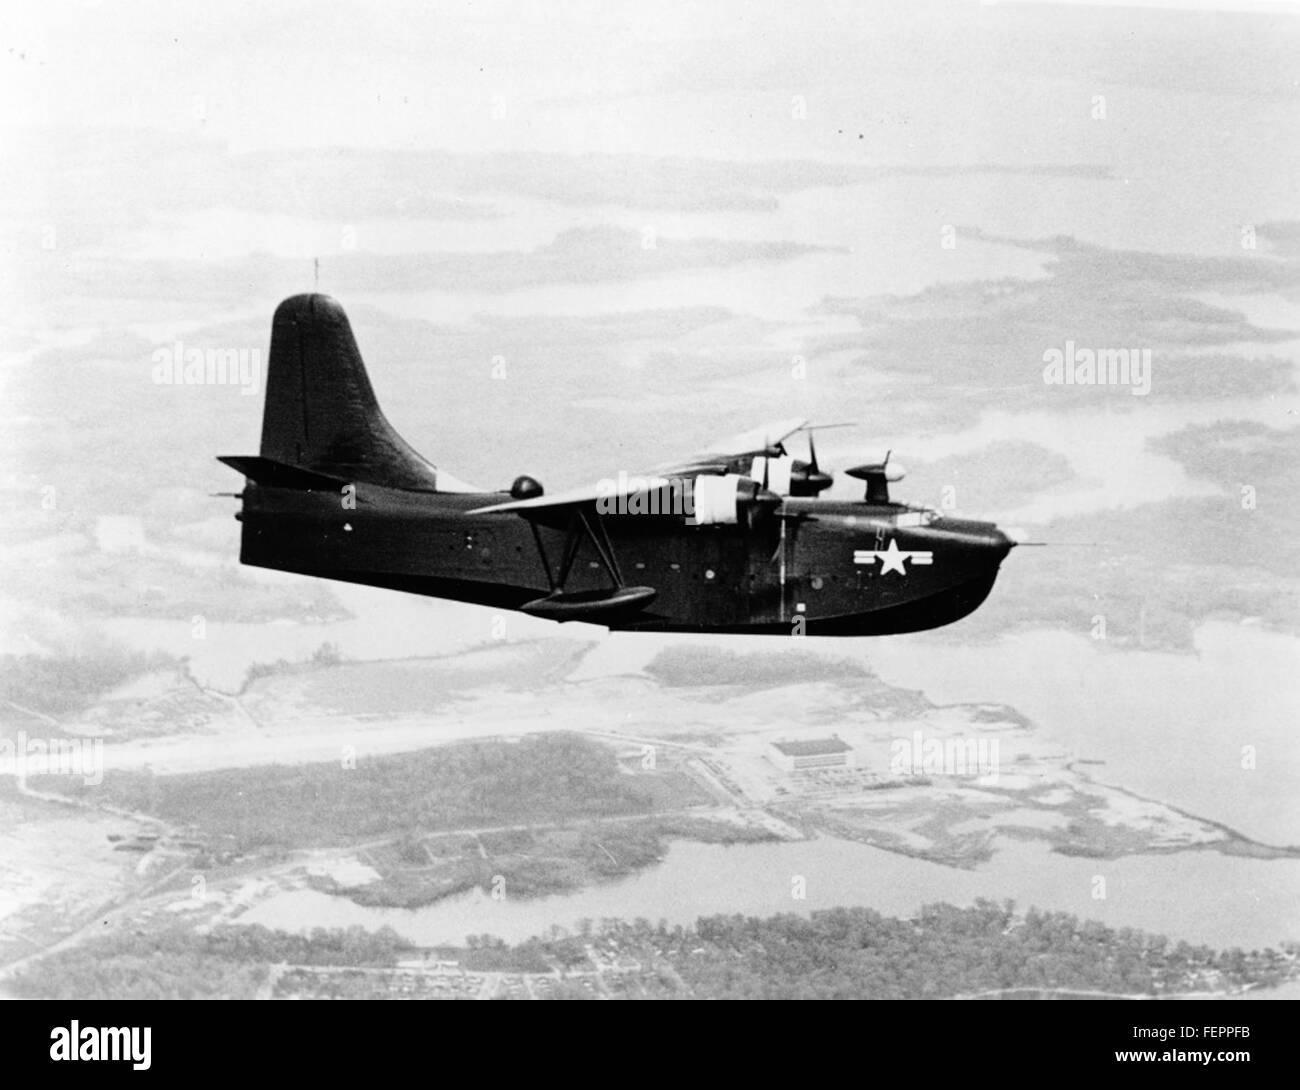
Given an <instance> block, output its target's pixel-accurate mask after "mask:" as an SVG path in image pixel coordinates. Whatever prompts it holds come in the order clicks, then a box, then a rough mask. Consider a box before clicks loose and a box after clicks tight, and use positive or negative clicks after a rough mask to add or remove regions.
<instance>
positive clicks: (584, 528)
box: [522, 504, 656, 621]
mask: <svg viewBox="0 0 1300 1090" xmlns="http://www.w3.org/2000/svg"><path fill="white" fill-rule="evenodd" d="M525 517H527V516H525ZM528 524H529V526H530V527H531V528H532V531H533V541H534V542H535V543H536V545H537V555H538V556H539V557H540V558H541V561H542V569H543V570H544V571H545V572H546V583H547V586H549V587H550V590H551V592H550V594H548V595H547V596H546V597H545V598H537V599H535V600H534V601H531V602H528V603H526V604H525V605H524V606H523V607H522V608H523V610H524V612H525V613H531V614H533V615H535V616H538V617H546V618H547V619H548V620H552V621H584V620H592V621H599V620H602V619H607V618H609V617H610V616H611V615H613V614H628V613H637V612H639V611H640V610H642V609H644V608H645V607H646V606H648V605H649V604H650V603H651V602H652V601H654V599H655V597H656V591H655V590H654V588H653V587H629V586H627V585H626V584H625V583H624V582H623V572H622V571H621V570H620V568H619V566H618V557H617V556H616V555H615V554H614V546H613V544H612V543H611V542H610V540H609V532H608V531H607V530H606V529H605V522H604V520H603V519H602V518H601V517H600V515H599V513H597V512H595V511H591V512H590V513H589V512H588V511H587V509H586V506H585V505H582V504H578V505H575V506H574V507H573V509H572V511H571V513H570V515H569V525H568V530H567V532H566V534H565V538H564V551H563V552H562V553H561V555H560V566H559V568H558V570H556V571H554V573H553V572H552V568H551V562H550V559H549V558H548V557H547V555H546V548H545V546H544V545H543V544H542V535H541V533H540V532H539V531H538V529H537V523H536V522H534V521H533V520H532V519H528ZM584 537H585V538H586V539H587V540H589V541H590V542H591V544H592V547H593V548H594V549H595V550H596V556H597V557H598V558H599V560H600V564H601V567H603V568H604V569H605V574H606V575H608V576H609V579H610V582H611V583H612V584H613V586H611V587H607V588H599V589H596V590H579V591H569V590H565V584H566V583H567V582H568V580H569V575H570V573H571V572H572V571H573V563H574V561H575V560H576V559H577V556H578V550H579V548H580V547H581V545H582V541H583V538H584Z"/></svg>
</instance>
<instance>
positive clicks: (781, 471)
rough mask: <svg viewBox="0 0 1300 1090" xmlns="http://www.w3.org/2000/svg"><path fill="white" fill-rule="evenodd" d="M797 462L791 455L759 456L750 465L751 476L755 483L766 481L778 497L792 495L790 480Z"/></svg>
mask: <svg viewBox="0 0 1300 1090" xmlns="http://www.w3.org/2000/svg"><path fill="white" fill-rule="evenodd" d="M794 471H795V461H794V459H793V458H792V457H790V455H788V454H783V455H782V456H781V457H779V458H767V457H764V456H763V455H761V454H760V455H759V456H758V457H757V458H755V459H754V461H753V462H752V463H751V464H750V467H749V476H750V478H751V479H753V480H755V481H766V482H767V487H768V488H770V489H771V490H772V491H773V492H775V493H776V494H777V495H778V496H788V495H790V494H791V491H792V489H791V486H790V479H791V477H792V476H793V475H794Z"/></svg>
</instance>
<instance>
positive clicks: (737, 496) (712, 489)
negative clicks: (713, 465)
mask: <svg viewBox="0 0 1300 1090" xmlns="http://www.w3.org/2000/svg"><path fill="white" fill-rule="evenodd" d="M780 503H781V497H780V496H778V495H776V494H775V493H774V492H771V491H767V492H765V491H764V490H763V488H762V486H761V485H760V484H759V483H758V482H757V481H754V480H750V478H748V477H742V476H740V474H738V473H724V474H722V475H721V476H711V475H707V474H702V475H701V476H699V477H696V478H695V483H694V485H693V486H692V488H691V510H692V515H691V519H690V521H692V522H694V523H695V524H696V525H697V526H734V525H735V524H736V523H738V522H739V521H740V519H741V517H742V516H744V517H745V518H747V519H752V517H753V515H754V514H755V513H756V512H757V511H759V510H760V509H762V508H765V507H776V506H779V505H780Z"/></svg>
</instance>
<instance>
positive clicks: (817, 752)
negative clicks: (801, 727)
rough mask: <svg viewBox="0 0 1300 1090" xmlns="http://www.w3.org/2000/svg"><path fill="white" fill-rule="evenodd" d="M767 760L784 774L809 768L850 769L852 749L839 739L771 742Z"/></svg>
mask: <svg viewBox="0 0 1300 1090" xmlns="http://www.w3.org/2000/svg"><path fill="white" fill-rule="evenodd" d="M767 755H768V759H769V760H771V762H772V763H773V764H774V765H776V767H777V768H780V769H783V770H784V771H786V772H800V771H803V770H804V769H809V768H852V767H853V747H852V746H850V745H849V744H848V743H847V742H844V741H842V740H840V739H839V738H810V739H807V740H804V741H798V742H773V743H772V744H771V745H770V746H769V747H768V754H767Z"/></svg>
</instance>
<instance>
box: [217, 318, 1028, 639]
mask: <svg viewBox="0 0 1300 1090" xmlns="http://www.w3.org/2000/svg"><path fill="white" fill-rule="evenodd" d="M799 434H806V435H807V437H808V453H809V457H808V459H806V460H804V459H796V458H794V457H793V456H792V455H791V454H790V453H789V451H788V448H787V443H789V442H791V441H792V440H793V437H794V436H796V435H799ZM814 436H815V429H814V428H811V427H810V426H809V425H808V423H807V421H805V420H801V419H792V420H785V421H780V422H776V423H772V424H768V425H764V426H762V427H759V428H756V429H753V430H751V431H748V432H746V433H744V434H743V435H738V436H733V437H731V438H728V439H722V440H719V441H717V442H714V443H711V444H709V445H708V446H707V447H706V448H705V449H704V450H702V451H700V452H698V453H695V454H691V455H688V456H686V457H684V458H678V459H673V460H671V461H667V462H664V463H662V464H660V465H657V466H652V467H650V468H648V469H646V470H644V471H640V472H634V473H629V472H626V471H624V472H619V473H618V474H616V475H615V476H611V477H606V478H604V479H602V480H599V481H596V482H594V483H593V484H591V485H589V486H584V487H580V488H574V489H567V490H564V491H558V492H554V493H548V492H547V491H546V490H545V489H544V488H543V486H542V484H541V483H540V482H538V481H537V480H535V479H534V478H533V477H531V476H528V475H527V474H523V475H520V476H519V477H517V478H516V479H515V480H514V482H513V483H512V484H511V486H510V487H509V488H508V489H503V490H499V491H483V490H479V489H475V488H472V487H471V486H469V485H466V484H464V483H463V482H461V481H458V480H456V479H455V478H454V477H452V475H451V474H449V473H447V472H445V471H444V470H442V469H440V468H438V467H436V466H434V465H433V464H431V463H430V462H429V461H427V460H426V459H425V458H423V457H422V456H421V455H419V454H417V453H416V451H415V450H414V449H413V448H412V447H411V446H410V445H409V444H408V443H407V442H406V441H405V440H404V439H403V438H402V437H401V436H400V435H398V433H397V432H396V431H395V430H394V429H393V427H392V425H390V424H389V422H388V420H387V419H386V418H385V416H384V414H383V412H382V411H381V410H380V408H379V405H378V403H377V402H376V399H375V395H374V391H373V389H372V388H371V385H370V380H369V378H368V376H367V374H366V369H365V365H364V364H363V363H362V359H361V353H360V351H359V350H358V348H357V343H356V339H355V338H354V336H353V334H352V329H351V326H350V324H349V322H348V319H347V316H346V315H345V314H344V312H343V308H342V307H341V306H339V304H338V303H337V302H335V301H334V300H333V299H331V298H329V297H328V296H325V295H320V294H307V295H296V296H293V297H292V298H290V299H286V300H285V301H284V302H283V303H281V304H280V306H279V307H278V308H277V310H276V312H275V317H274V319H273V322H272V329H271V349H270V353H269V356H268V366H267V376H266V402H265V408H264V413H263V418H262V438H261V449H260V451H259V452H258V454H256V455H238V456H226V457H222V458H221V459H220V460H221V461H222V462H224V463H226V464H227V465H228V466H230V467H232V468H233V469H235V470H237V471H238V472H240V473H241V474H243V476H244V477H245V479H246V483H245V486H244V489H243V491H242V492H240V493H235V495H236V496H237V497H238V498H240V499H241V501H242V505H241V510H240V511H239V512H238V513H237V514H236V516H235V517H236V518H237V519H239V520H240V522H241V523H242V530H241V546H240V560H241V561H242V562H243V563H244V564H250V565H255V566H257V567H262V568H274V569H278V570H280V571H288V572H297V573H300V574H302V575H308V576H314V577H317V578H322V579H337V580H344V581H347V582H352V583H364V584H368V585H370V586H376V587H385V588H388V589H391V590H399V591H407V592H411V593H415V594H423V595H429V596H432V597H437V598H449V599H454V600H456V601H461V602H473V603H477V604H480V605H484V606H489V607H492V608H494V609H503V610H521V611H523V612H524V613H527V614H531V615H533V616H535V617H543V618H546V619H549V620H552V621H585V622H591V623H594V624H600V625H604V626H606V627H608V628H611V629H625V630H628V629H630V630H650V631H660V632H733V633H750V634H778V635H790V634H792V633H798V634H806V635H825V636H879V635H887V634H891V633H901V632H916V631H919V630H922V629H928V628H936V627H939V626H940V625H946V624H950V623H952V622H953V621H957V620H959V619H961V618H962V617H965V616H966V615H968V614H969V613H971V612H972V611H973V610H975V609H976V608H978V606H979V605H980V603H982V602H983V601H984V599H985V598H986V597H987V596H988V594H989V592H990V591H991V590H992V588H993V583H994V580H995V579H996V578H997V574H998V568H999V566H1000V565H1001V563H1002V561H1003V560H1004V559H1005V558H1006V556H1007V554H1008V553H1009V552H1010V550H1011V549H1012V547H1013V546H1014V544H1015V542H1014V541H1013V540H1012V539H1011V538H1010V537H1008V535H1007V534H1005V533H1003V532H1002V531H1001V530H999V529H998V528H997V527H996V526H995V525H993V524H992V523H990V522H977V521H973V520H970V519H957V518H949V517H947V516H944V515H941V514H939V513H937V512H935V511H933V510H931V509H929V508H926V507H920V506H914V505H910V504H906V503H900V502H897V501H895V500H894V499H893V498H892V497H891V495H890V487H889V486H890V485H891V484H894V483H897V482H898V481H899V480H901V479H902V476H903V473H902V470H901V468H900V467H899V466H898V465H897V463H895V462H891V460H890V457H889V455H888V454H887V455H886V456H885V457H884V458H883V459H881V460H880V461H879V462H875V463H870V464H866V465H859V466H855V467H854V468H851V469H849V470H847V471H846V472H847V475H848V476H849V477H851V478H856V479H858V480H860V481H862V482H863V484H864V491H863V495H862V498H861V499H857V500H852V499H831V498H823V497H822V496H821V493H822V492H824V491H826V490H827V489H828V488H829V487H830V486H831V485H832V483H833V479H832V477H831V475H830V474H828V473H827V472H825V471H824V470H823V469H822V467H821V465H820V464H819V462H818V459H817V453H816V440H815V438H814Z"/></svg>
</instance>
